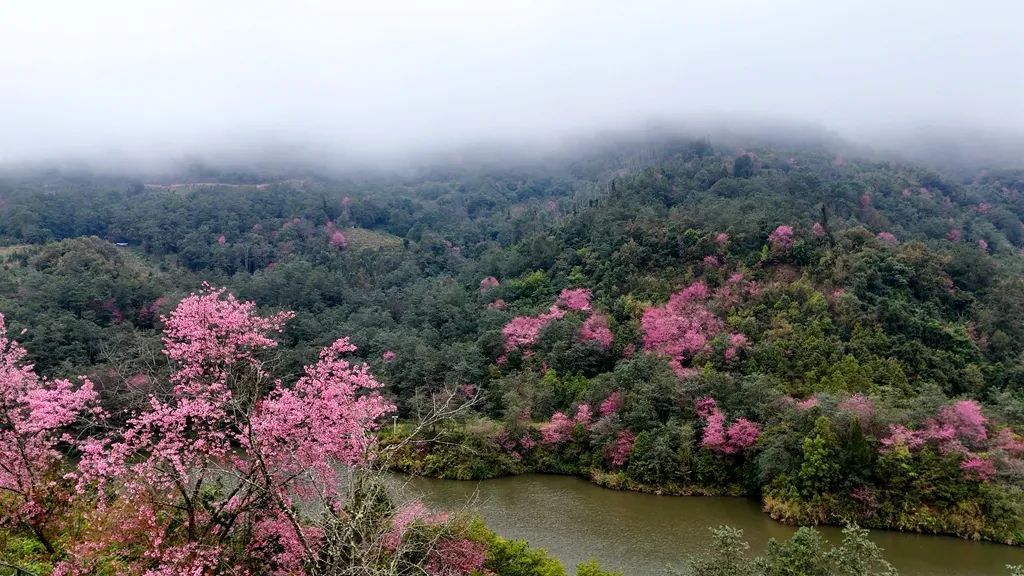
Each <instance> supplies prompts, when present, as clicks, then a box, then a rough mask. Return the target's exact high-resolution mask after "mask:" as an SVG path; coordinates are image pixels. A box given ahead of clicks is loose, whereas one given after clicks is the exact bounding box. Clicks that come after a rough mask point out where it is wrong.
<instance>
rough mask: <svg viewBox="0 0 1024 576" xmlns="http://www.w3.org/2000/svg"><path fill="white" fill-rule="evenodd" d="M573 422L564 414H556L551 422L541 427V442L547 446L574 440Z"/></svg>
mask: <svg viewBox="0 0 1024 576" xmlns="http://www.w3.org/2000/svg"><path fill="white" fill-rule="evenodd" d="M573 426H574V424H573V421H572V420H569V418H568V417H567V416H566V415H565V414H564V413H562V412H555V413H554V414H552V415H551V420H550V421H549V422H546V423H544V424H541V425H540V441H541V443H543V444H545V445H547V446H554V445H557V444H562V443H564V442H568V441H569V439H570V438H572V429H573Z"/></svg>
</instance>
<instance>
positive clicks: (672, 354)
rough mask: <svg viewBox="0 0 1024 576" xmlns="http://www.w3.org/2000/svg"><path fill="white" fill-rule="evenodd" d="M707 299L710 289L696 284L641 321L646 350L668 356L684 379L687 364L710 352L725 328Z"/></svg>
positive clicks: (701, 284) (649, 311)
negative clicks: (711, 346)
mask: <svg viewBox="0 0 1024 576" xmlns="http://www.w3.org/2000/svg"><path fill="white" fill-rule="evenodd" d="M707 297H708V288H707V286H706V285H705V284H704V283H703V282H696V283H694V284H692V285H690V286H688V287H687V288H686V289H684V290H682V291H680V292H676V293H675V294H673V295H672V296H671V297H669V301H668V303H666V304H665V305H663V306H655V307H651V308H648V309H647V310H645V311H644V314H643V317H642V318H641V320H640V327H641V329H642V330H643V334H644V349H645V350H647V351H650V352H657V353H660V354H664V355H665V356H667V357H668V360H669V364H670V365H671V366H672V369H673V370H674V371H675V372H676V374H678V375H680V376H682V374H683V372H684V366H683V364H684V363H685V362H688V361H689V360H691V359H692V358H693V357H694V356H696V355H697V354H699V353H701V352H703V351H705V350H707V349H708V344H709V342H710V341H711V339H712V338H714V337H715V336H716V335H718V334H719V333H721V332H722V330H723V328H724V325H723V323H722V321H721V320H720V319H719V318H718V317H717V316H715V315H714V314H713V313H712V312H711V311H710V310H709V309H708V308H707V306H706V305H705V304H704V301H705V300H707Z"/></svg>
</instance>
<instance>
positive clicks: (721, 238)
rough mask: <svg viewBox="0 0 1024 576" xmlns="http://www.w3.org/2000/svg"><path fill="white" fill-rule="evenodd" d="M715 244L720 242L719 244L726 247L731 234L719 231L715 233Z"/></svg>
mask: <svg viewBox="0 0 1024 576" xmlns="http://www.w3.org/2000/svg"><path fill="white" fill-rule="evenodd" d="M715 244H718V245H719V246H721V247H723V248H724V247H725V246H726V245H728V244H729V235H728V234H726V233H725V232H719V233H718V234H715Z"/></svg>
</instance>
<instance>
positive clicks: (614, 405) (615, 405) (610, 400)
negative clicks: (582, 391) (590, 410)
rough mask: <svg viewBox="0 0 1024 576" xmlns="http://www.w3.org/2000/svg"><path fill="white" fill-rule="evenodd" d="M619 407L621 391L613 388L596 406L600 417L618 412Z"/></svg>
mask: <svg viewBox="0 0 1024 576" xmlns="http://www.w3.org/2000/svg"><path fill="white" fill-rule="evenodd" d="M619 408H622V393H621V392H619V391H618V390H614V391H612V393H611V394H609V395H608V397H607V398H605V399H604V400H602V401H601V404H600V405H599V406H598V407H597V413H598V415H599V416H602V417H603V416H608V415H609V414H614V413H616V412H618V411H619Z"/></svg>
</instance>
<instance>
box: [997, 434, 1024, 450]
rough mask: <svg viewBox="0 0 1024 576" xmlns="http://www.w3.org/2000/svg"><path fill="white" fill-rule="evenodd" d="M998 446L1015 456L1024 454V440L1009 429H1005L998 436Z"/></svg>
mask: <svg viewBox="0 0 1024 576" xmlns="http://www.w3.org/2000/svg"><path fill="white" fill-rule="evenodd" d="M996 446H997V447H998V448H999V449H1000V450H1003V451H1005V452H1008V453H1009V454H1011V455H1013V456H1020V455H1022V454H1024V438H1022V437H1021V436H1018V435H1017V434H1014V432H1013V430H1012V429H1010V428H1009V427H1007V428H1003V429H1002V430H1000V431H999V434H998V435H997V436H996Z"/></svg>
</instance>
